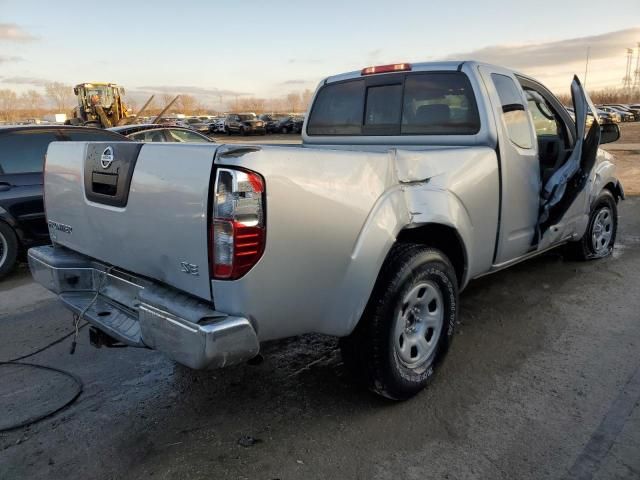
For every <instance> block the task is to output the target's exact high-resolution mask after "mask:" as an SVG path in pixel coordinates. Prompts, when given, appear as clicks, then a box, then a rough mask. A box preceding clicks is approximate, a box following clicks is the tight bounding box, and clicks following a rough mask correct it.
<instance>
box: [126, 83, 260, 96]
mask: <svg viewBox="0 0 640 480" xmlns="http://www.w3.org/2000/svg"><path fill="white" fill-rule="evenodd" d="M136 92H138V93H148V94H151V93H171V94H174V95H178V94H181V93H182V94H186V95H194V96H204V97H220V96H223V97H234V96H247V95H252V94H251V93H247V92H237V91H235V90H225V89H219V88H202V87H195V86H184V85H182V86H179V85H177V86H164V85H162V86H144V87H138V88H137V89H136Z"/></svg>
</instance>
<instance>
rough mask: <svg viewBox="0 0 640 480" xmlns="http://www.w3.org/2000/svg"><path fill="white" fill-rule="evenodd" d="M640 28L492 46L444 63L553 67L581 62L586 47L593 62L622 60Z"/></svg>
mask: <svg viewBox="0 0 640 480" xmlns="http://www.w3.org/2000/svg"><path fill="white" fill-rule="evenodd" d="M638 38H640V28H630V29H626V30H619V31H616V32H609V33H605V34H602V35H592V36H589V37H579V38H569V39H566V40H558V41H551V42H543V43H530V44H521V45H492V46H488V47H483V48H479V49H477V50H470V51H467V52H461V53H456V54H453V55H448V56H447V57H446V58H445V59H446V60H464V59H473V60H479V61H482V62H487V63H494V64H496V65H503V66H506V67H511V68H514V69H520V70H525V69H532V68H539V67H556V66H562V65H566V64H568V63H573V62H584V61H585V59H586V55H587V47H589V49H590V50H589V55H590V58H591V59H592V60H599V59H606V58H611V57H615V56H620V57H623V56H624V55H625V52H626V49H627V48H631V47H633V46H635V44H636V42H637V39H638Z"/></svg>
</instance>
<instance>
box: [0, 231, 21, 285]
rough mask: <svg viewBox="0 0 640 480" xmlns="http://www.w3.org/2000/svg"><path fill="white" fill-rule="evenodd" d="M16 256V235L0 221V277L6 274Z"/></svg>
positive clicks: (14, 262) (12, 265)
mask: <svg viewBox="0 0 640 480" xmlns="http://www.w3.org/2000/svg"><path fill="white" fill-rule="evenodd" d="M17 258H18V237H17V236H16V233H15V232H14V231H13V228H11V227H10V226H9V225H7V224H6V223H4V222H0V279H1V278H3V277H5V276H7V275H8V274H9V273H11V270H13V267H15V265H16V259H17Z"/></svg>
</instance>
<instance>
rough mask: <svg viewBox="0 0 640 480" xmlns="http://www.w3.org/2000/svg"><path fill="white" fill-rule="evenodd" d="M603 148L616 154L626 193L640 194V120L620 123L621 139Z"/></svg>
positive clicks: (616, 161) (619, 173)
mask: <svg viewBox="0 0 640 480" xmlns="http://www.w3.org/2000/svg"><path fill="white" fill-rule="evenodd" d="M603 148H604V149H605V150H609V151H610V152H611V153H612V154H613V155H614V156H615V164H616V166H617V167H618V175H619V177H620V180H621V181H622V184H623V186H624V191H625V193H626V194H627V195H640V160H639V159H640V122H633V123H631V122H629V123H622V124H620V140H618V141H617V142H615V143H612V144H608V145H603Z"/></svg>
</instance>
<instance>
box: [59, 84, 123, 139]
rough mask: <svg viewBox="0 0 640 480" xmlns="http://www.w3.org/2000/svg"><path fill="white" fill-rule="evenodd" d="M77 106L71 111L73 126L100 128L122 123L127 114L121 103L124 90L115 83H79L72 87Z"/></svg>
mask: <svg viewBox="0 0 640 480" xmlns="http://www.w3.org/2000/svg"><path fill="white" fill-rule="evenodd" d="M73 93H74V94H75V95H76V97H77V98H78V105H77V106H76V107H75V108H74V109H73V118H72V119H71V121H70V122H69V123H71V124H73V125H87V126H95V127H102V128H109V127H114V126H116V125H119V124H121V123H123V120H125V119H126V118H127V117H129V112H128V109H127V107H126V105H125V104H124V102H123V101H122V97H123V96H124V88H123V87H121V86H119V85H116V84H115V83H81V84H78V85H76V86H75V87H73Z"/></svg>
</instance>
